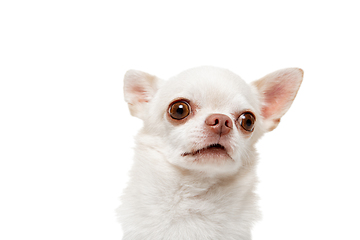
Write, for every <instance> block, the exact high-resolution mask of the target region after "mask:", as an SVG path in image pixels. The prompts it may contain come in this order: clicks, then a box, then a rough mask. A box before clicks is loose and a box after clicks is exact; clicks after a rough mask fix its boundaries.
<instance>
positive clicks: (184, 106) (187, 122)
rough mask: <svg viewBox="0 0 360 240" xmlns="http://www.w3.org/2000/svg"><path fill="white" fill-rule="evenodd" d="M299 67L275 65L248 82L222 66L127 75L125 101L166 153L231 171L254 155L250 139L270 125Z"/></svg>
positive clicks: (205, 168)
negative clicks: (169, 75) (278, 67)
mask: <svg viewBox="0 0 360 240" xmlns="http://www.w3.org/2000/svg"><path fill="white" fill-rule="evenodd" d="M302 77H303V71H302V70H301V69H298V68H290V69H284V70H279V71H276V72H274V73H271V74H269V75H267V76H265V77H263V78H261V79H260V80H258V81H255V82H253V83H251V84H250V85H248V84H247V83H245V82H244V81H243V80H242V79H241V78H240V77H239V76H237V75H236V74H234V73H232V72H230V71H228V70H225V69H220V68H214V67H200V68H194V69H190V70H187V71H185V72H182V73H180V74H179V75H177V76H175V77H173V78H171V79H169V80H168V81H162V80H161V79H159V78H157V77H155V76H152V75H149V74H147V73H144V72H140V71H135V70H130V71H128V72H127V73H126V75H125V80H124V81H125V82H124V83H125V84H124V93H125V101H126V102H127V103H128V104H129V108H130V112H131V114H132V115H133V116H136V117H139V118H141V119H142V120H143V121H144V132H145V133H146V134H148V135H151V136H156V137H158V138H161V139H162V140H163V141H162V143H163V145H164V146H161V148H162V150H163V151H162V152H163V154H165V156H166V159H167V160H168V161H169V162H170V163H171V164H174V165H176V166H179V167H182V168H186V169H193V170H199V171H202V172H208V173H214V174H216V173H229V174H231V173H234V172H236V171H237V170H238V169H239V168H240V167H241V166H243V165H246V164H247V163H249V161H252V159H253V157H252V155H253V154H254V152H255V151H254V149H253V147H254V143H255V142H256V141H257V140H258V139H259V138H260V137H261V135H263V134H264V133H265V132H267V131H271V130H273V129H274V128H275V127H276V126H277V124H278V123H279V121H280V118H281V117H282V116H283V115H284V114H285V113H286V111H287V110H288V109H289V107H290V106H291V104H292V101H293V100H294V98H295V96H296V93H297V91H298V89H299V87H300V84H301V81H302Z"/></svg>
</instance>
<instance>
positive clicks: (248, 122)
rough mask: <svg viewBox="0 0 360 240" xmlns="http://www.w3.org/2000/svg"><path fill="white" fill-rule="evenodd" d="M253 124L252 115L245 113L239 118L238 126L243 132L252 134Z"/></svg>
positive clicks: (253, 118)
mask: <svg viewBox="0 0 360 240" xmlns="http://www.w3.org/2000/svg"><path fill="white" fill-rule="evenodd" d="M254 124H255V117H254V115H253V114H252V113H249V112H246V113H243V114H242V115H241V116H240V125H241V127H242V128H243V129H244V130H246V131H248V132H252V131H253V130H254Z"/></svg>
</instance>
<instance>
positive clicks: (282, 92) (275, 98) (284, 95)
mask: <svg viewBox="0 0 360 240" xmlns="http://www.w3.org/2000/svg"><path fill="white" fill-rule="evenodd" d="M289 85H290V84H289V83H286V81H284V82H277V83H275V84H273V85H272V86H269V88H268V89H267V90H266V91H265V94H264V102H265V106H264V107H263V116H264V117H265V118H269V117H271V116H273V115H280V116H279V117H281V116H282V114H283V111H286V110H287V107H288V106H289V104H291V102H292V100H293V99H292V97H291V95H292V94H293V91H292V89H291V86H289Z"/></svg>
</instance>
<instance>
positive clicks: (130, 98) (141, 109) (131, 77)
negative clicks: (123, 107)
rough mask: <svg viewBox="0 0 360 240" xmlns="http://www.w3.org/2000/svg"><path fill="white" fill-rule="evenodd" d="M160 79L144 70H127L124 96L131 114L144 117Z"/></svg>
mask: <svg viewBox="0 0 360 240" xmlns="http://www.w3.org/2000/svg"><path fill="white" fill-rule="evenodd" d="M161 81H162V80H161V79H159V78H157V77H156V76H153V75H150V74H148V73H145V72H141V71H137V70H129V71H127V72H126V74H125V77H124V97H125V101H126V102H127V103H128V105H129V109H130V113H131V115H133V116H135V117H138V118H141V119H144V118H143V117H144V116H145V115H144V114H145V113H146V111H147V108H146V107H147V105H148V103H149V102H150V101H151V100H152V98H153V97H154V96H155V94H156V92H157V90H158V89H159V86H160V83H161Z"/></svg>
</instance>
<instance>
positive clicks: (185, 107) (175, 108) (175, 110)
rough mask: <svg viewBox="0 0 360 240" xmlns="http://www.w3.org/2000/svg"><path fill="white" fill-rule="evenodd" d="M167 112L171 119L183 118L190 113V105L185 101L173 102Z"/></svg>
mask: <svg viewBox="0 0 360 240" xmlns="http://www.w3.org/2000/svg"><path fill="white" fill-rule="evenodd" d="M169 114H170V116H171V117H172V118H173V119H176V120H181V119H184V118H186V117H187V116H188V115H189V114H190V105H189V103H187V102H185V101H179V102H175V103H173V104H172V105H171V106H170V108H169Z"/></svg>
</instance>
